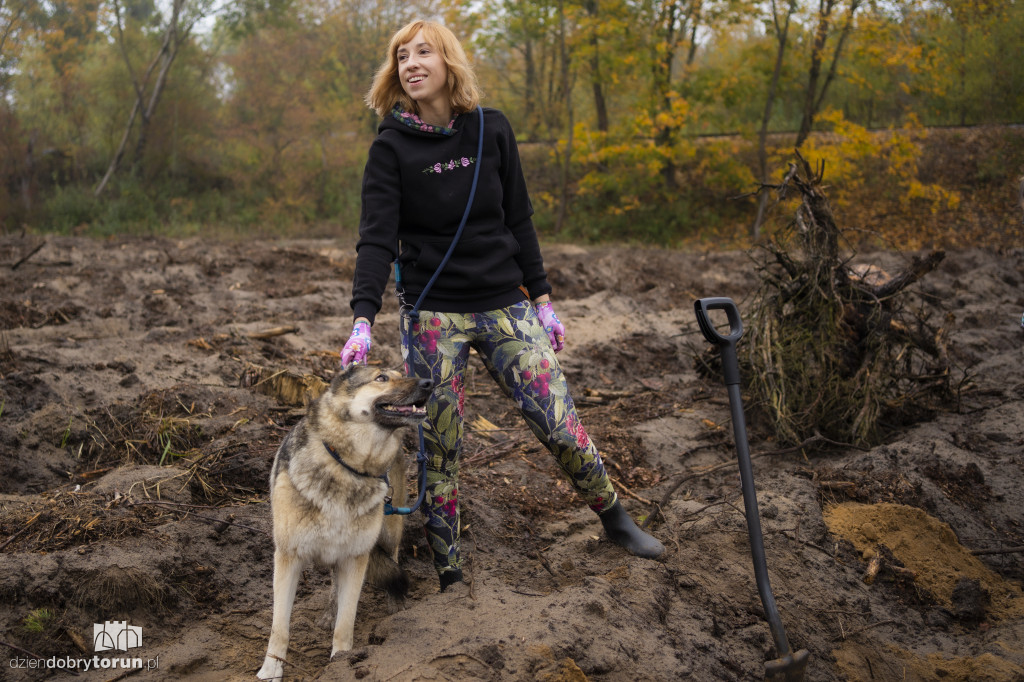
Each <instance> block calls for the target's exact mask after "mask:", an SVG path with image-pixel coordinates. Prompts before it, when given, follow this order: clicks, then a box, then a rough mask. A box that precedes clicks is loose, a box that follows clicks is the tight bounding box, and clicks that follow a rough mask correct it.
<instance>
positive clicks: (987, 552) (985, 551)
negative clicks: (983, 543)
mask: <svg viewBox="0 0 1024 682" xmlns="http://www.w3.org/2000/svg"><path fill="white" fill-rule="evenodd" d="M1021 552H1024V547H1007V548H1006V549H972V550H971V554H973V555H974V556H986V555H991V554H1020V553H1021Z"/></svg>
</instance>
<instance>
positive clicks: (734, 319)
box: [693, 297, 743, 386]
mask: <svg viewBox="0 0 1024 682" xmlns="http://www.w3.org/2000/svg"><path fill="white" fill-rule="evenodd" d="M709 310H724V311H725V314H726V317H727V318H728V320H729V333H728V334H722V333H721V332H719V331H718V330H717V329H715V325H714V324H712V323H711V317H710V316H709V315H708V311H709ZM693 312H694V313H696V315H697V325H698V326H699V327H700V331H701V333H703V334H704V338H705V339H707V340H708V342H709V343H713V344H715V345H716V346H718V348H719V350H720V351H721V353H722V372H723V373H724V374H725V384H726V386H733V385H736V384H738V383H740V363H739V359H738V358H737V356H736V342H737V341H739V340H740V337H741V336H743V320H742V319H741V318H740V309H739V308H737V307H736V304H735V303H733V301H732V299H731V298H724V297H722V298H701V299H698V300H696V301H694V302H693Z"/></svg>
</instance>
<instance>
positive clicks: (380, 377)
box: [373, 374, 390, 381]
mask: <svg viewBox="0 0 1024 682" xmlns="http://www.w3.org/2000/svg"><path fill="white" fill-rule="evenodd" d="M373 380H374V381H390V379H389V378H388V375H387V374H378V375H377V376H376V377H374V379H373Z"/></svg>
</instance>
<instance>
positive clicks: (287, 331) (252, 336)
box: [247, 325, 299, 339]
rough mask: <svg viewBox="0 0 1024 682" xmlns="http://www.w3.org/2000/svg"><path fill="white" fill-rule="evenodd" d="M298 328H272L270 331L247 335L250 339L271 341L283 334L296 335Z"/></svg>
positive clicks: (289, 326)
mask: <svg viewBox="0 0 1024 682" xmlns="http://www.w3.org/2000/svg"><path fill="white" fill-rule="evenodd" d="M298 332H299V328H298V327H296V326H294V325H287V326H284V327H274V328H272V329H265V330H264V331H261V332H253V333H251V334H247V336H248V337H249V338H250V339H272V338H274V337H275V336H284V335H285V334H297V333H298Z"/></svg>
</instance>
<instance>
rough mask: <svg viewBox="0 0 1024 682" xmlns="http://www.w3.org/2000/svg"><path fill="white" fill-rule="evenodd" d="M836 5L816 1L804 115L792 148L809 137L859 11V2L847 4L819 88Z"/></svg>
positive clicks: (833, 0)
mask: <svg viewBox="0 0 1024 682" xmlns="http://www.w3.org/2000/svg"><path fill="white" fill-rule="evenodd" d="M837 5H839V0H818V26H817V29H816V30H815V33H814V40H813V42H812V43H811V63H810V67H809V69H808V74H807V88H806V90H805V92H804V111H803V116H802V117H801V119H800V130H799V131H798V132H797V135H796V144H795V146H796V148H797V149H799V148H800V147H801V146H802V145H803V143H804V141H806V140H807V136H808V135H810V134H811V128H812V126H813V125H814V117H815V116H817V114H818V112H819V111H820V110H821V104H822V102H823V101H824V100H825V94H826V93H827V92H828V87H829V85H831V84H832V80H833V79H834V78H835V75H836V71H837V69H838V66H839V59H840V57H841V56H842V52H843V46H844V45H845V43H846V39H847V37H849V35H850V31H852V30H853V18H854V15H855V14H856V13H857V10H858V9H860V5H861V0H850V5H849V7H848V8H847V12H846V20H845V21H844V23H843V27H842V28H841V29H840V30H839V36H838V38H837V39H836V42H835V49H834V50H833V51H832V62H831V64H830V65H829V68H828V73H827V74H826V75H825V80H824V82H822V83H821V85H820V87H819V84H818V81H819V80H821V69H822V66H823V64H824V61H825V48H826V44H827V42H828V39H829V37H830V34H831V32H832V12H833V10H835V8H836V6H837Z"/></svg>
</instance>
